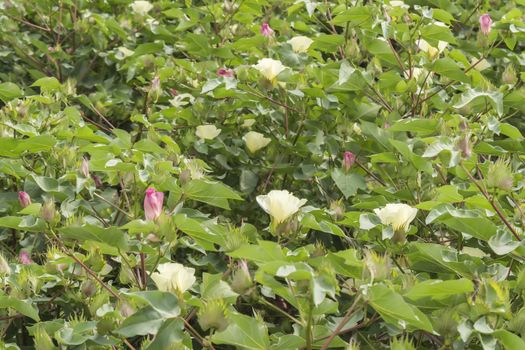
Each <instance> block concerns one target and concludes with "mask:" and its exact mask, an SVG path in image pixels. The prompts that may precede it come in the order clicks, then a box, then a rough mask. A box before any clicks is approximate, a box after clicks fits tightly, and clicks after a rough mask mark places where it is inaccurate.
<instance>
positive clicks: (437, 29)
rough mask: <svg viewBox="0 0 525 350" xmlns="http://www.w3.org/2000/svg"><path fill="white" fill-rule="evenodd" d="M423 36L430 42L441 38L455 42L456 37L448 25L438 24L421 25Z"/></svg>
mask: <svg viewBox="0 0 525 350" xmlns="http://www.w3.org/2000/svg"><path fill="white" fill-rule="evenodd" d="M421 36H422V37H423V39H425V40H427V41H429V42H437V41H439V40H441V41H446V42H447V43H451V44H455V43H456V38H454V35H453V34H452V32H451V31H450V28H448V27H447V26H441V25H437V24H429V25H426V26H423V27H421Z"/></svg>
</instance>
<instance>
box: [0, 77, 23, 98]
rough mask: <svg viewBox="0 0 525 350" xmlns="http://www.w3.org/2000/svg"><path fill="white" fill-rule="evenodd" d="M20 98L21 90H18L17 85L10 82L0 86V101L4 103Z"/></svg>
mask: <svg viewBox="0 0 525 350" xmlns="http://www.w3.org/2000/svg"><path fill="white" fill-rule="evenodd" d="M22 96H23V93H22V90H20V88H19V87H18V85H16V84H14V83H10V82H7V83H1V84H0V100H2V101H4V102H9V101H11V100H13V99H15V98H18V97H22Z"/></svg>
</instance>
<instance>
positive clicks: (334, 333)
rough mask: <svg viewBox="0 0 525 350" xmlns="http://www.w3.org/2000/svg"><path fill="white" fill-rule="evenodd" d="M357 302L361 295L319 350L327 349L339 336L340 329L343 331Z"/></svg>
mask: <svg viewBox="0 0 525 350" xmlns="http://www.w3.org/2000/svg"><path fill="white" fill-rule="evenodd" d="M359 300H361V294H359V295H358V296H357V297H356V298H355V299H354V303H353V304H352V306H350V308H349V309H348V311H347V312H346V314H345V316H344V318H343V320H342V321H341V323H339V325H338V326H337V327H336V328H335V329H334V331H333V332H332V334H330V336H329V337H328V339H326V341H325V342H324V343H323V346H321V349H320V350H326V349H328V346H329V345H330V343H331V342H332V340H333V339H334V338H335V337H336V336H337V334H339V332H340V331H341V329H343V327H344V326H345V325H346V324H347V323H348V320H349V319H350V316H352V313H353V312H354V310H355V308H356V306H357V303H358V302H359Z"/></svg>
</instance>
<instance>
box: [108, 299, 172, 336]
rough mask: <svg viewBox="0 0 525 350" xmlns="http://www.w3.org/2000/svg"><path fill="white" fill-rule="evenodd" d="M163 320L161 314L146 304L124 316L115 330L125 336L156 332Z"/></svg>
mask: <svg viewBox="0 0 525 350" xmlns="http://www.w3.org/2000/svg"><path fill="white" fill-rule="evenodd" d="M163 322H164V319H163V318H162V315H161V314H160V313H159V312H157V311H156V310H155V309H153V308H152V307H151V306H147V307H145V308H143V309H140V310H139V311H137V312H135V313H134V314H133V315H131V316H130V317H128V318H126V319H125V320H124V322H122V324H121V325H120V328H118V329H117V330H115V332H116V333H118V334H120V335H122V336H124V337H126V338H129V337H134V336H137V335H146V334H156V333H157V332H158V330H159V328H160V327H161V325H162V323H163Z"/></svg>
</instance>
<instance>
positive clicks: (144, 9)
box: [130, 0, 153, 16]
mask: <svg viewBox="0 0 525 350" xmlns="http://www.w3.org/2000/svg"><path fill="white" fill-rule="evenodd" d="M130 6H131V9H132V10H133V12H135V13H138V14H139V15H142V16H145V15H146V14H147V13H148V12H149V11H151V9H152V8H153V5H152V4H151V3H150V2H149V1H141V0H137V1H135V2H134V3H132V4H131V5H130Z"/></svg>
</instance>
